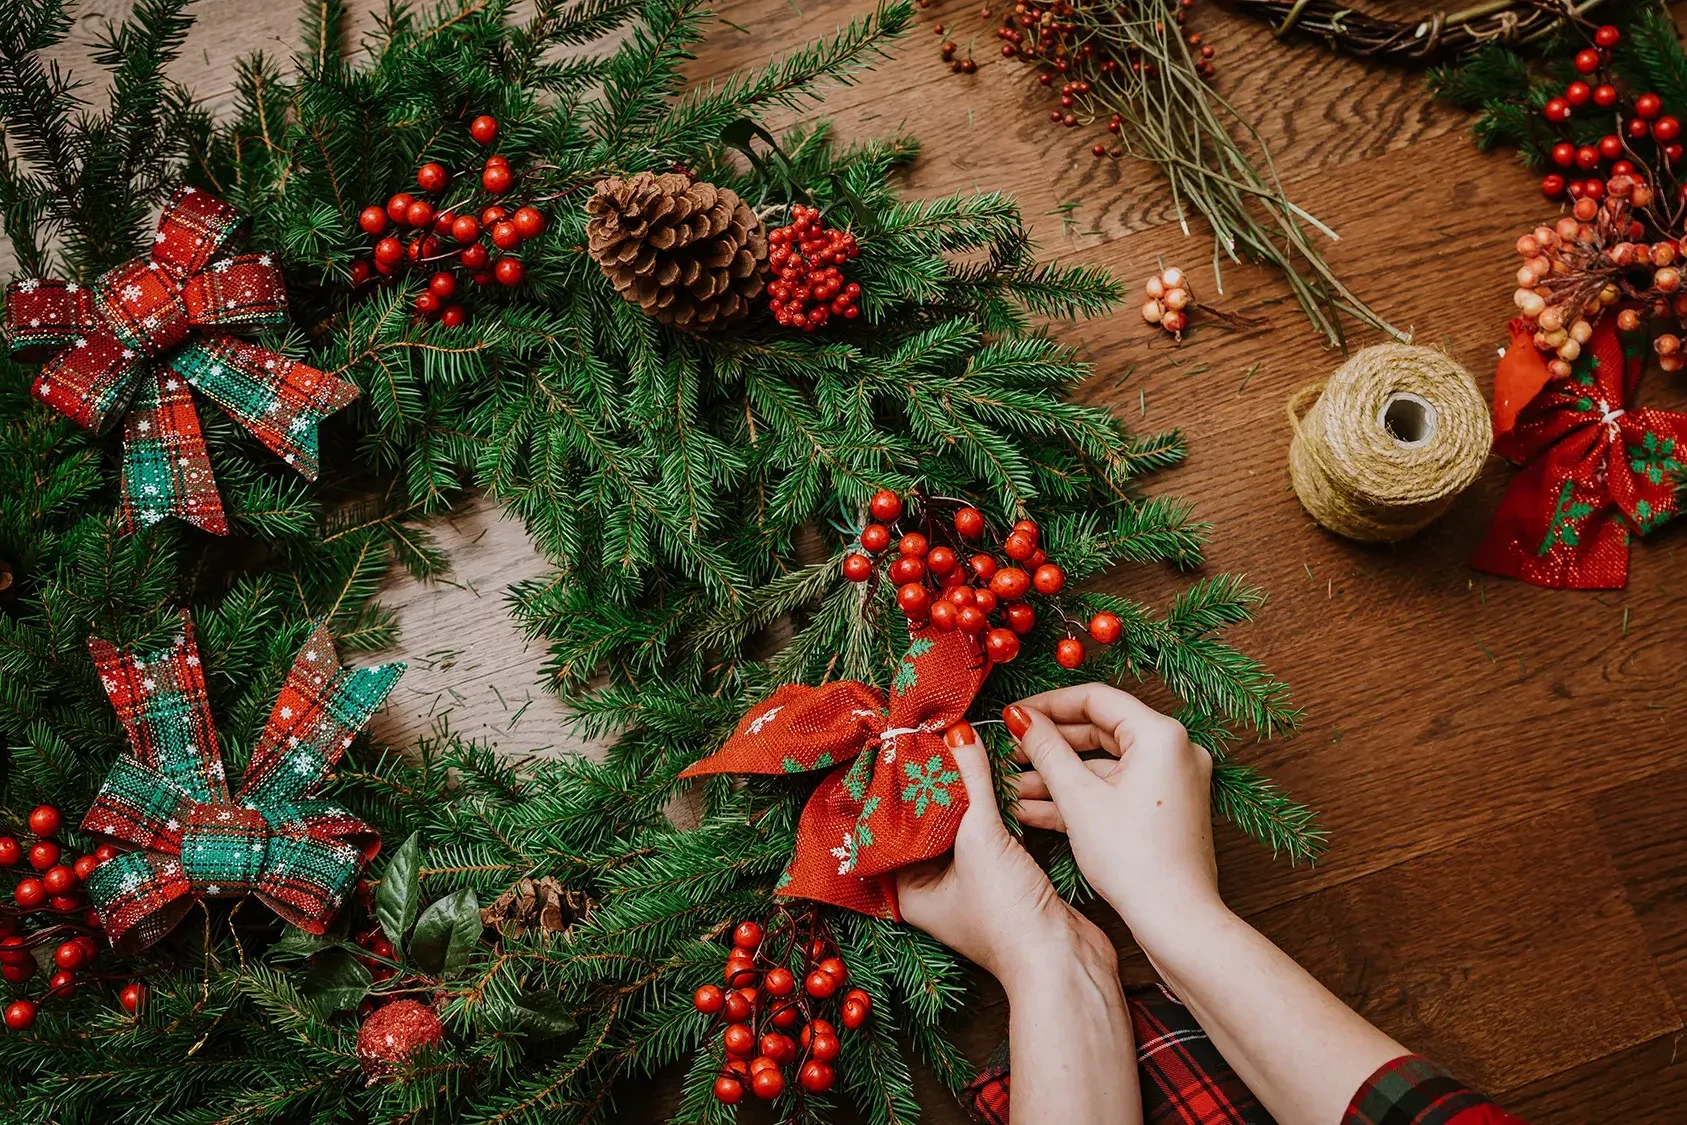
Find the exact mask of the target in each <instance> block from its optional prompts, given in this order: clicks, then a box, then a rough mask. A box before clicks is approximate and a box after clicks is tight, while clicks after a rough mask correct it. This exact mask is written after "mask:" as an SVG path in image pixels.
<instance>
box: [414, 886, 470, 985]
mask: <svg viewBox="0 0 1687 1125" xmlns="http://www.w3.org/2000/svg"><path fill="white" fill-rule="evenodd" d="M480 932H481V922H480V903H479V902H477V901H476V900H475V894H474V891H472V890H470V889H468V888H466V887H465V888H464V889H463V890H460V891H454V892H452V893H451V894H448V895H446V896H445V897H444V898H440V899H435V900H434V901H433V902H431V903H429V904H428V908H427V909H426V910H424V911H422V916H421V917H420V918H418V919H417V920H416V932H415V934H414V935H412V936H411V938H410V960H411V961H412V962H414V963H415V965H416V967H417V968H419V969H421V970H422V971H423V972H426V973H432V974H433V975H434V976H437V977H447V978H449V977H454V976H456V975H457V974H458V973H460V972H462V971H463V967H464V966H465V965H467V964H468V963H469V955H470V954H471V953H473V952H474V947H475V946H476V945H477V944H479V942H480Z"/></svg>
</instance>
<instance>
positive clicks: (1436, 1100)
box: [1341, 1055, 1523, 1125]
mask: <svg viewBox="0 0 1687 1125" xmlns="http://www.w3.org/2000/svg"><path fill="white" fill-rule="evenodd" d="M1341 1120H1342V1125H1523V1121H1522V1119H1521V1118H1518V1117H1513V1116H1512V1115H1511V1114H1509V1113H1507V1112H1505V1110H1503V1109H1501V1108H1500V1107H1499V1106H1497V1105H1495V1104H1494V1103H1493V1102H1492V1101H1490V1100H1489V1099H1488V1096H1487V1095H1486V1094H1482V1093H1479V1092H1478V1091H1476V1090H1472V1089H1471V1088H1470V1087H1469V1086H1466V1085H1465V1084H1464V1083H1463V1082H1460V1081H1459V1080H1458V1079H1457V1078H1454V1077H1453V1076H1452V1075H1451V1074H1448V1073H1447V1072H1446V1071H1445V1070H1442V1069H1441V1068H1440V1067H1438V1066H1436V1065H1435V1064H1434V1063H1432V1062H1430V1061H1429V1060H1428V1059H1425V1058H1420V1057H1418V1056H1417V1055H1403V1056H1401V1057H1400V1058H1397V1059H1395V1060H1394V1061H1393V1062H1391V1063H1387V1064H1385V1065H1384V1066H1383V1067H1382V1068H1381V1069H1379V1070H1378V1071H1377V1072H1376V1073H1375V1074H1373V1075H1371V1077H1370V1078H1369V1079H1367V1080H1366V1082H1365V1084H1364V1085H1363V1086H1361V1087H1359V1092H1358V1093H1357V1094H1354V1095H1353V1101H1352V1102H1350V1103H1349V1104H1348V1107H1347V1113H1346V1114H1345V1115H1343V1117H1342V1119H1341Z"/></svg>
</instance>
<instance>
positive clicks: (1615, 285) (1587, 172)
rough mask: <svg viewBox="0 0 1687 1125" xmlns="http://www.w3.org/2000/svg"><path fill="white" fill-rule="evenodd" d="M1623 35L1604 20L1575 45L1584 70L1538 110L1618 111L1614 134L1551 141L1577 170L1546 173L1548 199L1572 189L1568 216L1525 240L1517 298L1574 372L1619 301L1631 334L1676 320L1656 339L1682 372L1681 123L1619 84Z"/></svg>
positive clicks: (1566, 369) (1537, 335)
mask: <svg viewBox="0 0 1687 1125" xmlns="http://www.w3.org/2000/svg"><path fill="white" fill-rule="evenodd" d="M1621 38H1622V33H1621V32H1620V31H1619V30H1618V29H1617V28H1615V27H1612V26H1610V25H1606V26H1604V27H1600V28H1598V29H1597V30H1595V31H1594V33H1593V42H1592V44H1591V45H1589V46H1587V47H1585V48H1583V49H1581V50H1579V51H1577V52H1576V55H1575V57H1574V59H1573V65H1574V67H1575V69H1576V71H1577V73H1578V74H1580V75H1582V76H1584V77H1585V78H1586V79H1588V80H1590V81H1584V80H1583V79H1582V78H1578V79H1576V80H1574V81H1572V82H1570V83H1569V84H1568V85H1567V86H1566V87H1565V88H1564V92H1563V94H1562V95H1560V96H1558V97H1555V98H1552V99H1550V100H1548V101H1547V103H1546V105H1545V106H1544V107H1542V110H1541V113H1542V115H1543V116H1544V117H1545V118H1546V120H1547V121H1548V122H1551V123H1552V124H1554V125H1557V126H1560V127H1561V128H1560V132H1561V133H1562V127H1563V126H1564V125H1565V124H1566V123H1567V122H1568V121H1570V119H1571V118H1572V117H1574V116H1575V115H1576V114H1577V113H1578V112H1581V111H1586V112H1590V113H1593V112H1603V113H1606V114H1608V115H1609V116H1610V118H1611V121H1612V130H1613V131H1612V132H1610V133H1608V134H1606V135H1605V136H1604V137H1602V138H1600V140H1599V142H1598V143H1597V144H1592V145H1580V146H1578V145H1575V144H1573V143H1571V141H1570V140H1569V139H1568V138H1566V139H1564V140H1562V141H1560V142H1558V143H1557V144H1555V145H1553V147H1552V149H1551V150H1550V156H1551V159H1552V162H1553V163H1554V164H1557V165H1558V166H1559V167H1562V168H1565V169H1575V171H1572V172H1570V173H1569V174H1570V175H1572V176H1578V177H1580V178H1576V179H1571V180H1568V181H1566V178H1565V175H1563V174H1560V173H1558V172H1553V173H1550V174H1548V175H1547V176H1546V177H1545V178H1543V179H1542V180H1541V191H1542V192H1543V193H1544V194H1545V195H1546V196H1547V197H1548V198H1549V199H1558V198H1562V197H1565V196H1568V197H1569V198H1570V199H1571V200H1572V203H1571V206H1570V214H1568V215H1565V216H1562V217H1561V218H1559V219H1558V220H1557V222H1556V223H1554V224H1552V225H1550V226H1548V225H1545V224H1543V225H1541V226H1539V227H1537V228H1535V230H1534V231H1532V232H1531V233H1529V234H1525V235H1523V236H1522V237H1520V238H1519V239H1518V240H1517V253H1518V256H1519V257H1521V258H1522V259H1523V264H1522V265H1521V266H1520V267H1519V268H1518V270H1517V286H1518V288H1517V291H1516V292H1515V293H1514V294H1513V295H1512V299H1513V302H1514V303H1515V304H1516V305H1517V308H1518V310H1519V311H1520V312H1521V313H1522V314H1523V319H1524V320H1525V321H1527V322H1528V323H1530V324H1531V325H1532V326H1533V328H1534V330H1535V331H1534V337H1533V342H1534V345H1535V347H1536V349H1538V350H1539V351H1541V352H1544V353H1547V354H1549V355H1550V356H1551V357H1552V358H1551V360H1550V361H1549V362H1548V364H1547V367H1548V369H1549V370H1550V371H1551V372H1552V373H1553V374H1554V375H1556V376H1559V377H1563V376H1566V375H1569V374H1570V365H1571V364H1572V363H1574V362H1575V360H1577V359H1578V358H1579V357H1580V356H1581V349H1582V346H1583V345H1584V344H1586V343H1587V341H1588V340H1589V339H1590V338H1591V337H1592V336H1593V323H1594V322H1595V321H1596V320H1598V318H1599V317H1600V315H1601V314H1602V313H1603V312H1604V311H1605V310H1606V309H1608V308H1613V307H1615V308H1616V310H1617V311H1616V316H1617V326H1618V327H1619V328H1621V329H1622V330H1623V331H1625V332H1633V331H1636V330H1638V329H1639V328H1641V327H1642V325H1643V323H1644V320H1645V318H1646V317H1657V318H1663V319H1667V320H1668V321H1669V328H1671V329H1673V331H1671V330H1665V331H1661V332H1657V333H1655V334H1654V335H1653V339H1652V346H1653V348H1654V349H1655V350H1656V351H1657V353H1658V362H1659V365H1660V366H1661V367H1662V368H1663V369H1664V370H1665V371H1678V370H1680V369H1681V367H1682V366H1683V364H1684V363H1687V357H1684V356H1683V354H1682V335H1683V325H1684V324H1687V293H1683V291H1682V282H1683V277H1682V267H1681V262H1682V259H1683V257H1687V224H1684V220H1687V185H1683V183H1682V181H1681V179H1680V178H1679V177H1678V175H1677V172H1676V169H1677V166H1678V165H1679V164H1680V162H1681V158H1682V155H1683V149H1682V144H1681V139H1680V138H1681V121H1680V119H1679V118H1676V117H1674V116H1671V115H1669V114H1666V113H1665V112H1664V110H1665V109H1666V108H1668V107H1666V106H1665V105H1664V104H1663V99H1661V98H1660V97H1659V96H1658V95H1657V94H1655V93H1648V92H1641V93H1639V94H1636V95H1633V96H1632V98H1631V97H1630V96H1629V95H1628V94H1627V93H1625V92H1624V91H1623V90H1621V89H1619V87H1618V86H1617V85H1616V83H1615V76H1614V75H1613V74H1612V73H1611V70H1610V66H1611V57H1610V53H1611V49H1612V48H1613V47H1615V46H1616V45H1617V44H1618V43H1619V42H1620V41H1621Z"/></svg>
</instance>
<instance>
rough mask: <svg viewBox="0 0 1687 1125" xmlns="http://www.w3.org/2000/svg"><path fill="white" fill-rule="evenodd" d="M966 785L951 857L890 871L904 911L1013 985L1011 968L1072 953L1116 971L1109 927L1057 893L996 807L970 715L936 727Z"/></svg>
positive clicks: (1020, 969) (1029, 968) (1018, 970)
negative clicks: (942, 727) (946, 727)
mask: <svg viewBox="0 0 1687 1125" xmlns="http://www.w3.org/2000/svg"><path fill="white" fill-rule="evenodd" d="M943 738H944V741H945V742H946V743H948V745H949V748H950V750H952V751H953V752H954V755H955V763H956V765H957V766H958V768H959V769H960V773H961V781H962V783H963V784H964V785H965V786H966V793H967V811H966V813H965V814H964V815H963V816H962V817H961V823H960V828H959V829H958V830H957V832H956V833H955V849H954V853H953V855H952V856H950V857H945V858H941V859H934V860H928V861H927V862H925V863H920V864H914V865H912V866H910V867H907V868H904V869H903V870H902V871H900V872H898V873H897V897H898V899H899V900H900V904H901V910H902V917H903V918H904V919H906V920H907V921H908V922H910V923H911V924H913V925H915V926H918V927H919V928H920V929H922V930H924V931H925V932H926V933H928V934H930V935H931V936H932V937H934V938H936V939H937V940H938V941H940V942H942V943H943V944H944V945H947V946H949V947H950V948H952V949H954V950H955V951H956V952H958V953H960V954H961V955H962V956H964V957H966V958H967V959H969V960H971V961H973V962H974V963H976V964H977V965H979V966H981V967H982V968H984V969H985V970H987V971H988V972H989V973H990V974H991V975H992V976H994V977H995V978H996V979H997V980H999V981H1001V983H1002V986H1003V987H1004V988H1005V989H1007V990H1008V992H1009V993H1010V994H1011V993H1012V992H1013V984H1014V981H1015V979H1016V978H1023V977H1025V976H1026V975H1027V974H1028V973H1031V972H1033V971H1034V970H1035V969H1036V967H1037V966H1038V965H1045V966H1046V965H1047V964H1048V963H1049V962H1050V961H1051V960H1070V959H1072V958H1073V957H1074V956H1075V957H1077V959H1078V960H1079V961H1081V962H1083V963H1085V964H1087V965H1090V966H1092V967H1094V968H1096V969H1102V970H1105V971H1109V972H1113V973H1116V972H1117V965H1118V955H1117V953H1116V952H1115V951H1114V949H1113V945H1112V943H1111V942H1109V941H1108V940H1107V935H1105V934H1103V933H1102V932H1101V930H1100V929H1099V928H1098V927H1097V926H1096V925H1095V923H1093V922H1091V921H1090V920H1089V919H1088V918H1085V917H1084V916H1083V915H1082V914H1079V913H1078V912H1077V911H1076V910H1074V909H1072V907H1070V906H1068V905H1067V904H1066V903H1065V902H1064V901H1063V900H1062V899H1061V897H1060V896H1059V895H1058V894H1056V893H1055V889H1054V885H1053V884H1052V883H1050V882H1049V878H1048V876H1047V875H1045V874H1044V873H1043V869H1042V868H1041V867H1038V866H1037V861H1036V860H1034V859H1032V858H1031V855H1030V853H1029V852H1027V851H1026V850H1025V848H1024V847H1023V846H1022V845H1021V844H1020V842H1019V841H1018V840H1016V839H1014V837H1013V836H1012V834H1010V833H1009V832H1008V830H1007V826H1006V825H1004V824H1003V823H1002V817H1001V813H1000V812H999V811H998V810H997V808H996V793H995V789H994V787H993V786H992V785H991V781H990V761H989V758H988V757H987V756H986V753H985V750H984V747H983V745H982V744H980V743H979V741H978V738H977V736H976V735H975V734H974V733H973V729H972V725H971V724H970V723H966V722H959V723H956V724H955V725H954V726H952V727H950V728H949V730H948V731H947V732H946V733H945V734H944V736H943Z"/></svg>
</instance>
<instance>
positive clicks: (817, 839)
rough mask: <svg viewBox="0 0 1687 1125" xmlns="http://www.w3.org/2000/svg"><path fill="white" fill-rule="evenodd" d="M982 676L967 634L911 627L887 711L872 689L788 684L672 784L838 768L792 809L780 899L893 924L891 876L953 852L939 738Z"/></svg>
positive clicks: (984, 671) (956, 808)
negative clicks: (793, 840)
mask: <svg viewBox="0 0 1687 1125" xmlns="http://www.w3.org/2000/svg"><path fill="white" fill-rule="evenodd" d="M989 673H990V662H989V659H988V658H987V657H986V656H985V655H984V653H983V651H982V648H981V646H980V645H979V644H978V642H977V640H975V639H974V638H972V637H971V636H969V635H968V634H966V633H963V632H961V631H959V630H954V631H951V632H948V633H939V632H933V631H931V630H928V629H925V628H919V629H916V630H915V631H914V634H913V640H912V642H911V643H910V644H909V646H908V653H907V655H906V656H904V657H903V658H902V664H901V666H900V667H899V668H898V669H897V672H896V675H895V677H894V678H893V679H892V680H891V685H890V700H889V705H888V707H887V705H886V701H885V696H884V693H883V692H881V691H879V689H878V688H876V687H872V686H871V685H868V684H863V683H857V682H855V681H853V680H845V681H841V682H837V683H830V684H825V685H823V686H821V687H809V686H807V685H805V684H787V685H785V686H784V687H782V688H780V689H779V690H777V691H775V692H774V693H773V694H772V695H771V696H769V697H768V698H767V699H766V700H764V701H762V702H761V703H760V704H758V705H756V706H755V707H753V708H751V709H750V712H749V713H748V714H747V715H745V716H744V718H743V719H742V720H740V721H739V723H738V729H737V730H736V731H734V732H733V734H732V737H731V738H728V739H727V740H726V744H725V745H724V746H722V747H721V748H720V749H719V750H718V751H716V752H715V753H714V754H711V755H710V756H709V757H707V758H704V759H703V760H702V761H700V762H698V763H697V764H696V765H694V766H692V767H691V768H689V769H687V770H686V771H685V772H684V773H683V774H681V775H680V776H682V777H697V776H700V775H703V774H715V773H764V774H785V773H803V772H806V771H808V770H818V769H825V768H827V767H829V766H837V768H836V769H834V770H833V771H832V772H831V773H830V774H828V775H827V777H826V778H825V780H823V781H822V782H821V783H820V785H819V787H818V788H817V789H815V791H814V795H813V796H811V797H810V798H809V801H808V804H807V805H806V806H804V808H803V812H802V819H801V820H800V821H799V822H798V824H797V846H796V854H795V855H793V856H792V857H791V864H790V866H789V867H788V868H786V869H785V874H784V875H783V876H782V877H781V879H780V882H779V888H778V890H779V893H780V894H783V895H789V896H792V897H794V898H810V899H815V900H817V901H819V902H829V903H831V904H832V905H834V906H842V907H845V908H847V909H849V910H857V911H860V912H861V913H863V914H874V915H877V916H879V917H889V918H895V917H899V915H898V914H897V909H896V884H895V882H894V880H892V879H891V878H890V874H891V873H892V872H894V871H895V870H896V869H897V868H899V867H905V866H907V865H908V864H910V863H917V862H918V861H920V860H922V859H930V858H932V857H933V856H938V855H942V854H943V853H944V852H946V851H948V850H949V849H950V848H951V847H953V846H954V843H955V831H956V829H958V828H959V827H960V823H961V815H962V814H963V813H965V812H966V809H967V795H966V789H965V788H964V787H963V786H962V785H961V775H960V771H959V770H958V769H956V767H955V757H954V755H953V754H952V753H951V752H950V750H949V747H948V746H947V745H945V744H944V742H943V732H944V731H946V730H948V729H949V727H950V726H952V725H953V724H954V723H956V722H958V721H959V720H960V719H962V718H964V717H965V716H966V712H967V708H968V707H970V706H972V700H973V697H974V696H976V695H977V694H978V689H979V687H980V685H982V684H983V683H984V677H985V676H987V675H989ZM851 759H853V761H851ZM840 763H844V764H840Z"/></svg>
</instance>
